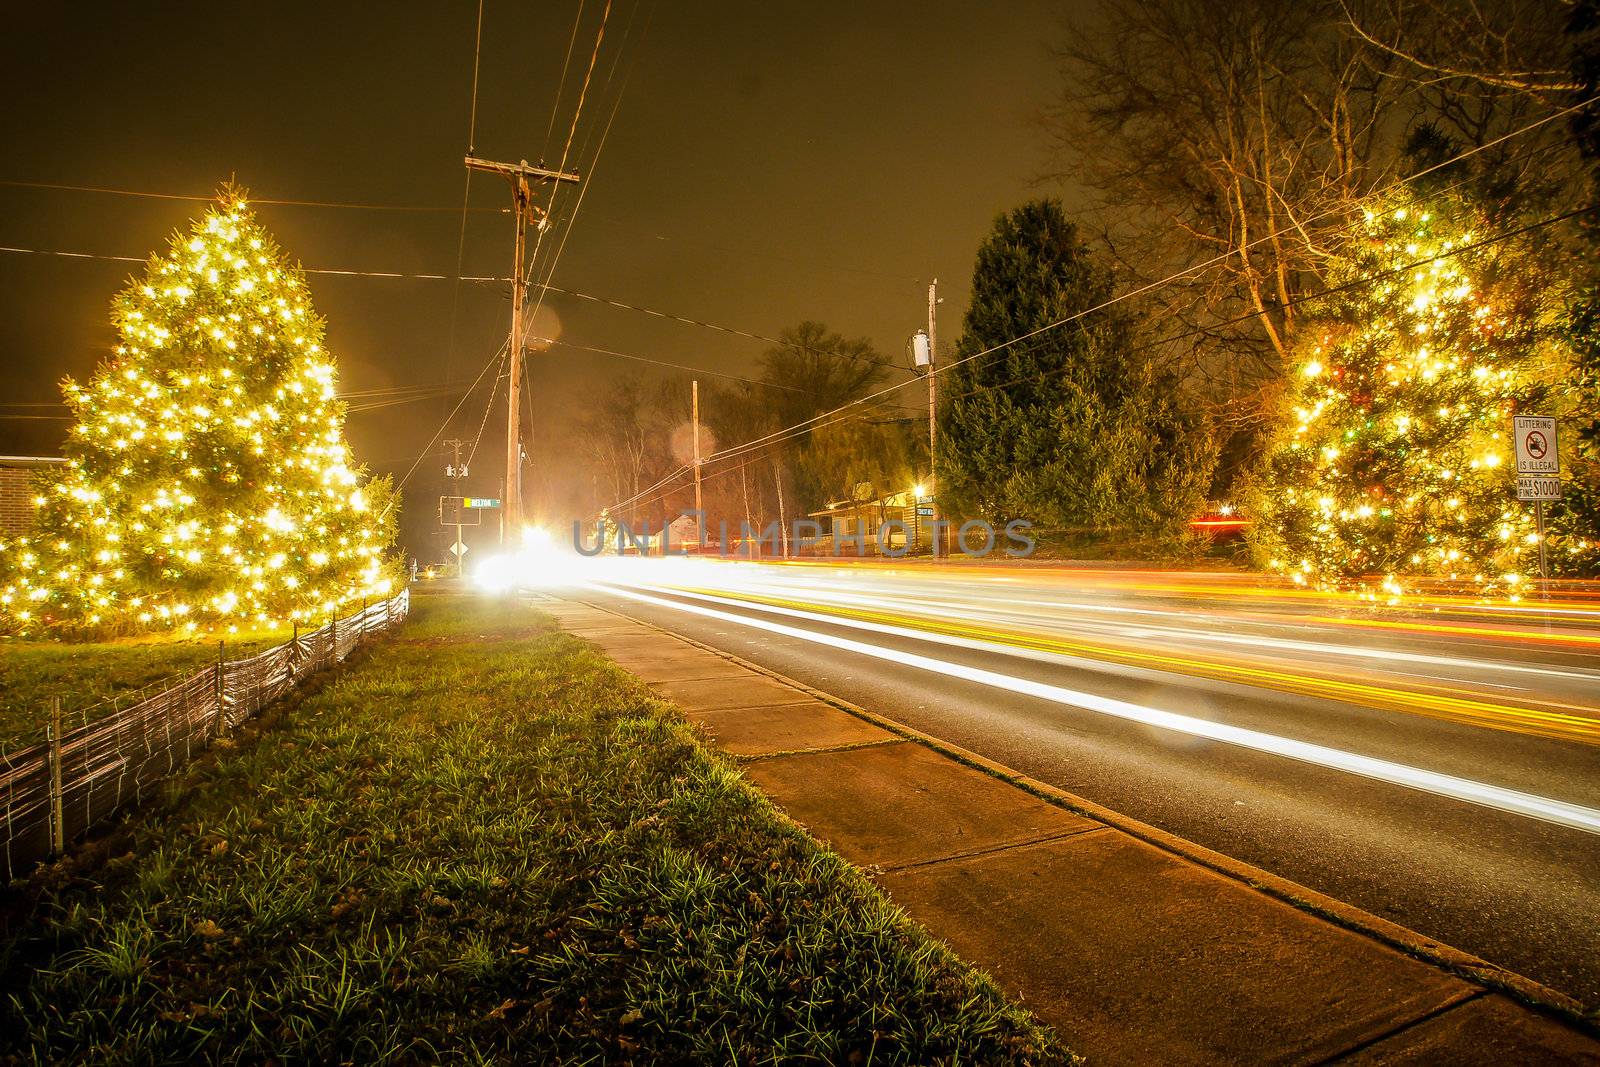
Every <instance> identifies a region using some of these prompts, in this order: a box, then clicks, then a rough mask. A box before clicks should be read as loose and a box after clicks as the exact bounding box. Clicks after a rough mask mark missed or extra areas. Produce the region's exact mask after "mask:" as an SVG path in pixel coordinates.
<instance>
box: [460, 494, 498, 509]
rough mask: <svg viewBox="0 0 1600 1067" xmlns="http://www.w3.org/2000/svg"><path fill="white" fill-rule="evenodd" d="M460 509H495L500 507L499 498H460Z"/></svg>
mask: <svg viewBox="0 0 1600 1067" xmlns="http://www.w3.org/2000/svg"><path fill="white" fill-rule="evenodd" d="M461 506H462V507H467V508H497V507H499V506H500V498H499V497H486V496H469V497H464V498H462V501H461Z"/></svg>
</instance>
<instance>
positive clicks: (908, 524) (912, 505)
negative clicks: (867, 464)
mask: <svg viewBox="0 0 1600 1067" xmlns="http://www.w3.org/2000/svg"><path fill="white" fill-rule="evenodd" d="M861 488H862V487H860V486H858V487H857V489H858V491H857V493H856V496H857V499H855V500H837V501H833V502H831V503H829V504H828V506H827V507H825V508H822V509H821V510H819V511H813V512H811V513H810V515H809V517H810V518H812V519H814V520H816V522H817V523H818V524H819V525H821V527H822V536H823V537H824V538H827V539H829V540H830V541H831V542H832V544H833V545H834V546H838V545H840V543H841V542H843V543H845V544H848V543H850V542H851V541H853V540H854V538H855V537H857V536H858V535H859V536H861V537H863V538H864V539H865V540H866V546H867V547H866V554H868V555H871V554H873V553H875V552H876V551H877V543H878V536H879V531H880V530H881V529H882V528H883V527H884V526H886V525H888V524H889V523H891V522H893V523H900V524H902V525H899V526H893V527H891V528H890V529H889V531H888V532H887V533H885V534H884V541H885V544H886V547H889V548H900V547H901V546H903V545H906V544H907V543H908V542H909V543H910V544H913V545H917V544H927V543H928V542H929V540H930V539H931V536H932V532H931V531H930V530H929V529H928V523H929V522H931V521H932V515H933V507H932V504H933V501H931V500H929V499H928V498H926V497H923V496H919V495H918V494H917V491H916V490H905V491H902V492H899V493H889V494H888V495H886V496H872V495H871V494H870V493H869V492H861V491H860V489H861ZM863 497H865V499H861V498H863Z"/></svg>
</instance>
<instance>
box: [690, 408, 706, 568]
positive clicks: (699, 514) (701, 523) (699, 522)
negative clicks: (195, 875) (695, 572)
mask: <svg viewBox="0 0 1600 1067" xmlns="http://www.w3.org/2000/svg"><path fill="white" fill-rule="evenodd" d="M689 390H690V407H691V408H692V410H693V412H694V510H695V515H696V518H695V524H696V525H695V541H694V546H695V551H696V552H701V553H703V552H704V551H705V548H706V546H705V545H703V544H701V542H702V541H704V540H705V538H704V537H702V536H701V531H702V530H704V529H705V528H706V513H705V512H704V511H703V510H701V504H700V382H699V381H698V380H696V381H692V382H690V383H689Z"/></svg>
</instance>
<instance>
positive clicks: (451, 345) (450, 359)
mask: <svg viewBox="0 0 1600 1067" xmlns="http://www.w3.org/2000/svg"><path fill="white" fill-rule="evenodd" d="M482 54H483V0H478V23H477V29H476V30H475V31H474V33H473V36H472V104H471V106H470V108H469V109H468V112H467V155H469V156H471V155H476V154H477V153H476V151H475V145H476V142H477V140H478V59H479V57H480V56H481V55H482ZM471 203H472V168H471V167H468V168H467V184H466V186H465V187H464V188H463V189H462V190H461V226H460V230H459V231H458V232H457V234H456V283H455V285H454V287H453V288H452V289H451V292H450V330H449V332H448V333H447V334H446V339H445V348H444V373H445V377H447V378H448V377H449V376H450V374H451V373H452V372H453V371H454V370H455V358H456V319H457V315H458V313H459V311H460V310H461V265H462V263H463V262H465V260H466V255H467V207H468V205H469V204H471Z"/></svg>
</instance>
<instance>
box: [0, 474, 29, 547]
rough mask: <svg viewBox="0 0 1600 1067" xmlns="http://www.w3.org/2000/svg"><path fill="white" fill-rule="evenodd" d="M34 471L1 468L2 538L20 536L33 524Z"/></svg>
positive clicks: (0, 521) (0, 514)
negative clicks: (13, 535)
mask: <svg viewBox="0 0 1600 1067" xmlns="http://www.w3.org/2000/svg"><path fill="white" fill-rule="evenodd" d="M33 497H34V488H33V471H31V470H27V469H25V468H21V467H0V537H3V536H5V535H8V534H19V533H22V532H23V531H25V530H27V528H28V527H29V525H31V524H32V522H33Z"/></svg>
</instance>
